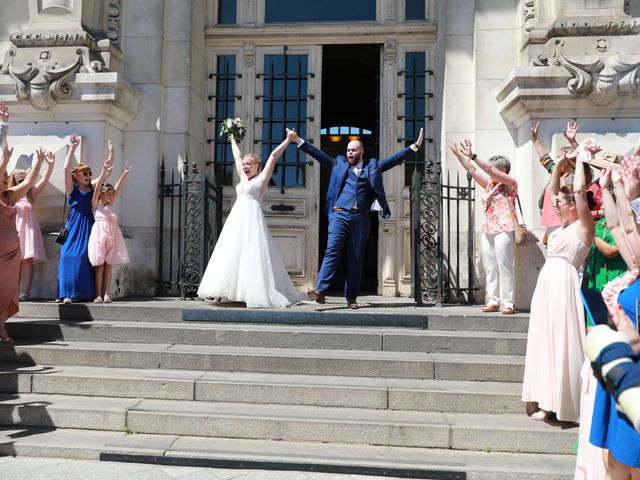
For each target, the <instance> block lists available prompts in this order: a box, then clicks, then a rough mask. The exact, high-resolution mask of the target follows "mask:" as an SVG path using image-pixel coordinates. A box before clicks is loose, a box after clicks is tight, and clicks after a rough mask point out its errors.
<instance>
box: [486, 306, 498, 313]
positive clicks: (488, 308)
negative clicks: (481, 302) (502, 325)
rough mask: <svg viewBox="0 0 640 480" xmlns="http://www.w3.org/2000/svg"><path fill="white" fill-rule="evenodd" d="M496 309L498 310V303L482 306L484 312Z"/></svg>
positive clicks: (495, 310)
mask: <svg viewBox="0 0 640 480" xmlns="http://www.w3.org/2000/svg"><path fill="white" fill-rule="evenodd" d="M498 310H500V305H485V306H484V307H482V311H483V312H484V313H491V312H497V311H498Z"/></svg>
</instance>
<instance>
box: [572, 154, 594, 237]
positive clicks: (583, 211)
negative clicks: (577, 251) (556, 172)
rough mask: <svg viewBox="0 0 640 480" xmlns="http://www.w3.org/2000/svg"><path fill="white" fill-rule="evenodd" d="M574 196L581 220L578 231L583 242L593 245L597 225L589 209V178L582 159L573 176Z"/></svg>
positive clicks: (577, 163) (577, 162)
mask: <svg viewBox="0 0 640 480" xmlns="http://www.w3.org/2000/svg"><path fill="white" fill-rule="evenodd" d="M573 196H574V198H575V201H576V210H577V211H578V216H579V222H580V225H579V226H578V229H577V232H576V233H577V235H578V238H579V239H580V240H581V241H582V243H584V244H585V245H591V244H592V243H593V237H594V235H595V226H594V223H593V216H592V215H591V210H590V209H589V202H587V180H586V178H585V175H584V163H583V162H581V161H580V160H578V161H576V170H575V173H574V178H573Z"/></svg>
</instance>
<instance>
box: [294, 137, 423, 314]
mask: <svg viewBox="0 0 640 480" xmlns="http://www.w3.org/2000/svg"><path fill="white" fill-rule="evenodd" d="M287 132H289V130H287ZM423 141H424V130H423V129H420V135H419V136H418V139H417V140H416V141H415V143H414V144H413V145H411V146H410V147H407V148H404V149H403V150H400V151H399V152H397V153H394V154H393V155H391V156H389V157H387V158H385V159H384V160H380V161H378V160H376V159H375V158H371V159H369V160H364V159H363V154H364V148H363V144H362V142H361V141H360V140H352V141H351V142H349V144H348V145H347V155H346V157H345V156H342V155H338V157H337V158H333V157H330V156H329V155H327V154H326V153H324V152H323V151H321V150H319V149H317V148H316V147H314V146H313V145H310V144H309V143H307V142H305V141H304V140H303V139H301V138H299V137H298V136H297V135H295V136H294V137H293V138H292V142H296V143H297V145H298V148H299V149H300V150H302V151H303V152H304V153H306V154H307V155H310V156H311V157H313V158H315V159H316V160H317V161H318V162H320V165H322V166H324V167H327V168H330V169H331V179H330V180H329V189H328V191H327V215H328V216H329V236H328V240H327V249H326V251H325V253H324V258H323V259H322V267H320V272H319V273H318V283H317V287H316V289H315V290H311V291H309V298H310V299H312V300H316V301H317V302H318V303H324V301H325V295H324V292H326V291H327V289H328V288H329V286H330V285H331V280H333V276H334V275H335V273H336V269H337V268H338V262H339V261H340V254H341V253H342V248H343V246H344V243H345V242H348V245H349V247H348V249H347V255H348V256H349V259H348V267H347V279H346V281H345V288H344V294H345V297H346V298H347V303H348V305H349V308H353V309H355V308H358V303H357V302H356V298H357V297H358V291H359V290H360V280H361V277H362V261H363V258H364V249H365V244H366V241H367V237H368V236H369V228H370V220H369V210H371V209H372V204H373V203H374V202H375V201H376V200H377V201H378V204H379V206H380V207H381V209H382V216H383V217H384V218H389V217H391V212H390V211H389V205H388V203H387V199H386V197H385V194H384V186H383V185H382V173H383V172H385V171H386V170H389V169H390V168H393V167H395V166H396V165H400V164H401V163H402V161H403V160H404V159H405V158H407V157H408V156H409V155H410V154H411V153H413V152H417V151H418V150H419V149H420V146H421V145H422V142H423Z"/></svg>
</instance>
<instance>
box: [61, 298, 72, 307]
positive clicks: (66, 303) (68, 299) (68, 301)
mask: <svg viewBox="0 0 640 480" xmlns="http://www.w3.org/2000/svg"><path fill="white" fill-rule="evenodd" d="M62 303H64V304H65V305H69V304H70V303H73V300H71V299H70V298H69V297H66V298H65V299H64V300H62Z"/></svg>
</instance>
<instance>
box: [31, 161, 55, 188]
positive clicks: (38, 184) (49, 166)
mask: <svg viewBox="0 0 640 480" xmlns="http://www.w3.org/2000/svg"><path fill="white" fill-rule="evenodd" d="M44 161H45V162H47V171H46V172H45V173H44V175H43V177H42V178H41V179H40V180H38V181H37V182H36V184H35V185H34V186H33V188H32V189H31V196H32V197H33V198H36V197H37V196H38V195H39V194H40V192H42V190H43V189H44V187H45V186H46V185H47V183H49V179H50V178H51V174H52V173H53V165H54V164H55V163H56V156H55V154H54V153H53V152H52V151H51V150H49V151H48V152H47V153H46V155H45V157H44Z"/></svg>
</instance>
